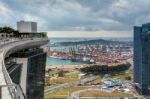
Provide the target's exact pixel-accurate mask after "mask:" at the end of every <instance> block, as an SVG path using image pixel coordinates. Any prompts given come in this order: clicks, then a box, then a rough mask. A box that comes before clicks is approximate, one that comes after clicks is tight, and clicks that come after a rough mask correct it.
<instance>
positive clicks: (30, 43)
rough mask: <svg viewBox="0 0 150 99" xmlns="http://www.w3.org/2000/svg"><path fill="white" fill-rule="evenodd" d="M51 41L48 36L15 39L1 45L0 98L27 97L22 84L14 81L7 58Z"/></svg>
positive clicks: (19, 98)
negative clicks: (9, 71)
mask: <svg viewBox="0 0 150 99" xmlns="http://www.w3.org/2000/svg"><path fill="white" fill-rule="evenodd" d="M48 42H49V40H48V39H47V38H41V39H40V38H39V39H29V40H13V41H9V42H5V43H4V44H1V45H0V99H26V98H27V97H26V95H25V94H24V92H23V91H22V88H21V87H20V85H17V84H15V83H13V81H12V79H11V77H10V75H9V73H8V71H7V69H6V64H5V58H6V57H9V55H10V54H12V53H15V52H17V51H20V50H23V49H28V48H32V47H40V46H42V45H45V44H47V43H48Z"/></svg>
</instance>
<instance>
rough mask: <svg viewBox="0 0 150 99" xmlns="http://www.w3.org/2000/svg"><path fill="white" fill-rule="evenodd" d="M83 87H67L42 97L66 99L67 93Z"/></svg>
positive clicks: (46, 98)
mask: <svg viewBox="0 0 150 99" xmlns="http://www.w3.org/2000/svg"><path fill="white" fill-rule="evenodd" d="M82 89H85V88H84V87H69V88H64V89H62V90H60V91H56V92H54V93H51V94H49V95H47V96H45V98H44V99H67V96H68V94H70V93H72V92H74V91H77V90H82Z"/></svg>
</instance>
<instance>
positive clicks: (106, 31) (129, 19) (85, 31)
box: [0, 0, 150, 37]
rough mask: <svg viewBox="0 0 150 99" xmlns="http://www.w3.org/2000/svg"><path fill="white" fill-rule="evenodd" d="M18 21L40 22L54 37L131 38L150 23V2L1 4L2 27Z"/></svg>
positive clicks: (20, 0)
mask: <svg viewBox="0 0 150 99" xmlns="http://www.w3.org/2000/svg"><path fill="white" fill-rule="evenodd" d="M19 20H27V21H36V22H38V30H39V31H48V33H49V34H48V35H49V36H52V37H58V36H73V37H74V36H81V37H82V36H85V37H94V36H96V37H98V36H100V37H101V36H126V37H128V36H133V33H132V31H133V30H132V29H133V26H134V25H141V24H142V23H147V22H150V0H0V26H6V25H7V26H8V25H9V26H11V27H13V28H16V21H19Z"/></svg>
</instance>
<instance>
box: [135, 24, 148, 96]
mask: <svg viewBox="0 0 150 99" xmlns="http://www.w3.org/2000/svg"><path fill="white" fill-rule="evenodd" d="M134 82H135V84H136V88H137V89H138V91H139V92H140V93H141V94H143V95H146V94H149V85H150V23H147V24H143V25H142V26H141V27H139V26H135V27H134Z"/></svg>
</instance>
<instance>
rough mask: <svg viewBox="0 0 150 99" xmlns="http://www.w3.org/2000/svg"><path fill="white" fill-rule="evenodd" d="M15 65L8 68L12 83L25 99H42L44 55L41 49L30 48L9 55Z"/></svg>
mask: <svg viewBox="0 0 150 99" xmlns="http://www.w3.org/2000/svg"><path fill="white" fill-rule="evenodd" d="M11 56H12V57H15V62H16V63H17V64H16V65H12V62H11V64H10V66H12V69H11V68H8V71H10V70H13V68H16V67H17V69H15V71H13V72H12V73H11V77H12V80H13V82H15V83H16V84H19V85H20V86H21V88H22V90H23V92H24V94H25V96H26V97H27V99H44V84H45V65H46V53H45V52H43V49H41V48H30V49H24V50H22V51H18V52H16V53H14V54H12V55H11ZM10 66H9V67H10Z"/></svg>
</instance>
